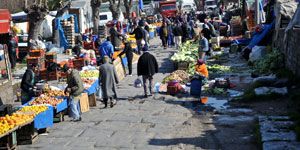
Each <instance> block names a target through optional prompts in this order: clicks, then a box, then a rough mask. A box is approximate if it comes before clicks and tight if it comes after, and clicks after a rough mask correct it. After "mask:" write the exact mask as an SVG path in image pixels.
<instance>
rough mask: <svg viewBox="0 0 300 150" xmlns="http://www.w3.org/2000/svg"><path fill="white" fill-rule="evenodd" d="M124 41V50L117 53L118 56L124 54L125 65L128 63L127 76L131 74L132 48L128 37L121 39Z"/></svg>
mask: <svg viewBox="0 0 300 150" xmlns="http://www.w3.org/2000/svg"><path fill="white" fill-rule="evenodd" d="M123 42H124V43H125V48H124V50H123V51H122V52H121V53H120V54H119V56H122V55H123V54H126V58H127V65H128V71H129V74H128V75H129V76H132V59H133V49H132V46H131V43H130V41H128V39H124V41H123Z"/></svg>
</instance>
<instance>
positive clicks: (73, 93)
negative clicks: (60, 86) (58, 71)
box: [63, 64, 84, 122]
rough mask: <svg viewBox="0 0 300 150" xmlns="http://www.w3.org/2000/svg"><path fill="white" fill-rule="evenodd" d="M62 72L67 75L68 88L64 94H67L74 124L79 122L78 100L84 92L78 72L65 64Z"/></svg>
mask: <svg viewBox="0 0 300 150" xmlns="http://www.w3.org/2000/svg"><path fill="white" fill-rule="evenodd" d="M63 71H64V72H66V73H67V84H68V86H67V87H66V89H65V93H69V98H70V101H69V105H70V116H71V117H72V118H73V121H74V122H77V121H81V112H80V106H79V100H80V97H81V94H82V93H83V91H84V87H83V82H82V80H81V78H80V75H79V71H77V70H76V69H72V68H69V67H68V65H67V64H66V65H64V66H63Z"/></svg>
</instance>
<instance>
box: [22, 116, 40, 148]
mask: <svg viewBox="0 0 300 150" xmlns="http://www.w3.org/2000/svg"><path fill="white" fill-rule="evenodd" d="M37 139H38V131H37V129H35V128H34V122H32V123H30V124H28V125H25V126H23V127H21V128H20V129H18V130H17V142H18V145H27V144H33V143H34V142H35V141H36V140H37Z"/></svg>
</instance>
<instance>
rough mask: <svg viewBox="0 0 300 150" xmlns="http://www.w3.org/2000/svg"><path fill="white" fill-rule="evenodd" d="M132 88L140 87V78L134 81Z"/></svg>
mask: <svg viewBox="0 0 300 150" xmlns="http://www.w3.org/2000/svg"><path fill="white" fill-rule="evenodd" d="M134 87H136V88H140V87H142V80H141V79H140V78H137V79H135V81H134Z"/></svg>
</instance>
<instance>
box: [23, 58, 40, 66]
mask: <svg viewBox="0 0 300 150" xmlns="http://www.w3.org/2000/svg"><path fill="white" fill-rule="evenodd" d="M26 61H27V65H28V64H39V63H40V62H41V61H42V59H41V58H40V57H27V58H26Z"/></svg>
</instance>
